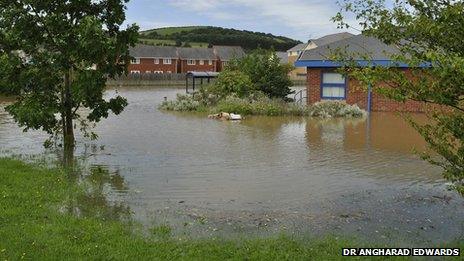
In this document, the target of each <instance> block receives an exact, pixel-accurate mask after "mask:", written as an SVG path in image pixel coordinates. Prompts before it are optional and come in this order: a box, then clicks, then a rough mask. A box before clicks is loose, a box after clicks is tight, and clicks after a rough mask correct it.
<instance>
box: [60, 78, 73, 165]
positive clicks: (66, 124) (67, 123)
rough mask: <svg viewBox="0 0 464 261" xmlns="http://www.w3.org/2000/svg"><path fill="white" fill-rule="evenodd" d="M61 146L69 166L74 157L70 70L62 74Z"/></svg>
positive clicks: (65, 161)
mask: <svg viewBox="0 0 464 261" xmlns="http://www.w3.org/2000/svg"><path fill="white" fill-rule="evenodd" d="M63 98H64V101H63V105H64V108H63V112H62V115H61V117H62V120H63V147H64V164H65V165H67V166H69V165H71V164H72V162H73V160H74V159H73V158H74V145H75V140H74V126H73V115H72V114H73V113H72V96H71V71H68V72H67V73H66V74H65V76H64V93H63Z"/></svg>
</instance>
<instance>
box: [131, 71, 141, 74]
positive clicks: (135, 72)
mask: <svg viewBox="0 0 464 261" xmlns="http://www.w3.org/2000/svg"><path fill="white" fill-rule="evenodd" d="M130 73H131V74H140V71H131V72H130Z"/></svg>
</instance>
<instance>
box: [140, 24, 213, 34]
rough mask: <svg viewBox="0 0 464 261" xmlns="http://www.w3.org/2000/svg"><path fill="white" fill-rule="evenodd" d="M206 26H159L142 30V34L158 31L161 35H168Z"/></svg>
mask: <svg viewBox="0 0 464 261" xmlns="http://www.w3.org/2000/svg"><path fill="white" fill-rule="evenodd" d="M204 27H205V26H180V27H164V28H158V29H152V30H148V31H143V32H141V34H142V35H144V34H149V33H151V32H154V31H155V32H157V33H158V34H159V35H162V36H166V35H171V34H175V33H181V32H188V31H192V30H195V29H200V28H204Z"/></svg>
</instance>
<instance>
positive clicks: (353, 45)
mask: <svg viewBox="0 0 464 261" xmlns="http://www.w3.org/2000/svg"><path fill="white" fill-rule="evenodd" d="M337 50H341V51H344V52H347V53H348V54H349V55H352V56H353V57H352V58H353V59H355V60H365V57H366V56H367V57H369V59H371V60H377V61H378V60H391V58H390V57H391V55H394V54H399V53H400V51H399V49H398V48H396V47H395V46H393V45H386V44H384V43H383V42H381V41H380V40H379V39H377V38H374V37H369V36H365V35H362V34H360V35H356V36H353V37H350V38H346V39H343V40H340V41H337V42H333V43H330V44H326V45H323V46H319V47H317V48H315V49H311V50H306V51H305V52H304V53H303V54H302V55H301V56H300V58H299V61H328V60H330V59H329V57H330V56H331V54H332V52H334V51H337Z"/></svg>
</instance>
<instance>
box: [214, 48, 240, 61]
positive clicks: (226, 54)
mask: <svg viewBox="0 0 464 261" xmlns="http://www.w3.org/2000/svg"><path fill="white" fill-rule="evenodd" d="M213 49H214V53H215V54H216V55H217V56H218V57H219V59H221V60H222V61H230V60H232V59H233V58H242V57H244V56H245V52H244V51H243V48H242V47H240V46H219V45H217V46H213Z"/></svg>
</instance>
